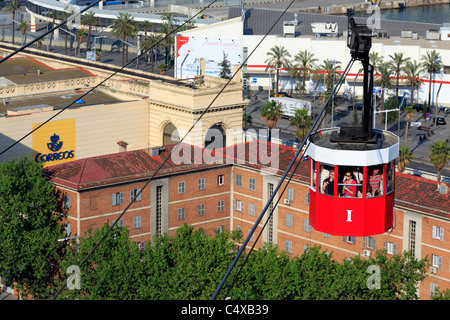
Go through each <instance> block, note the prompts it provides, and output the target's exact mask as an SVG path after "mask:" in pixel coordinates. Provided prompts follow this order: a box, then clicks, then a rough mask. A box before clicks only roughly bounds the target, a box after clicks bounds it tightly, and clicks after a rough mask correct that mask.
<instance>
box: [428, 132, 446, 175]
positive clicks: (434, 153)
mask: <svg viewBox="0 0 450 320" xmlns="http://www.w3.org/2000/svg"><path fill="white" fill-rule="evenodd" d="M430 150H431V153H430V154H429V155H428V157H429V158H430V161H431V163H432V164H433V165H434V167H435V169H436V171H437V181H438V182H439V183H440V182H441V171H442V169H444V168H445V167H446V166H447V163H448V160H449V159H450V147H449V146H448V144H447V142H445V141H436V142H435V143H433V144H432V145H431V146H430Z"/></svg>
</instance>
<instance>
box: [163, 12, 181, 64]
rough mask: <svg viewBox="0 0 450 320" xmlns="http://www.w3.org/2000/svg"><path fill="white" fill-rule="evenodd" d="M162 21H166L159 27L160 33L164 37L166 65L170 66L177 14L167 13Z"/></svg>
mask: <svg viewBox="0 0 450 320" xmlns="http://www.w3.org/2000/svg"><path fill="white" fill-rule="evenodd" d="M162 20H163V21H165V22H163V23H161V24H160V25H159V28H160V32H161V33H162V34H163V35H164V46H165V53H166V62H165V63H166V64H167V65H169V64H170V61H171V56H172V53H171V49H172V44H173V41H174V36H173V32H174V30H175V29H176V27H175V26H174V23H176V22H178V20H177V19H176V17H175V14H173V13H171V12H166V13H164V14H163V15H162Z"/></svg>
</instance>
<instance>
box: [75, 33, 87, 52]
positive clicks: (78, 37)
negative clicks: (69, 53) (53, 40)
mask: <svg viewBox="0 0 450 320" xmlns="http://www.w3.org/2000/svg"><path fill="white" fill-rule="evenodd" d="M75 37H76V40H77V44H78V57H80V56H81V44H82V43H83V41H84V39H86V34H85V32H84V30H83V29H78V30H77V32H76V33H75Z"/></svg>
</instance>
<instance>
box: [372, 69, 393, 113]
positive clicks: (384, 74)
mask: <svg viewBox="0 0 450 320" xmlns="http://www.w3.org/2000/svg"><path fill="white" fill-rule="evenodd" d="M391 73H392V70H391V68H390V65H389V64H388V63H386V62H382V63H380V64H378V74H377V76H376V77H375V83H376V84H378V85H379V86H381V110H384V92H385V91H386V89H390V88H392V83H391V78H390V75H391ZM380 119H381V118H380Z"/></svg>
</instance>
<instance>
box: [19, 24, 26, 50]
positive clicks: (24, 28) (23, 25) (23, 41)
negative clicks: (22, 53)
mask: <svg viewBox="0 0 450 320" xmlns="http://www.w3.org/2000/svg"><path fill="white" fill-rule="evenodd" d="M19 29H20V33H22V45H24V44H25V34H26V33H27V31H28V22H26V21H22V22H21V23H20V25H19Z"/></svg>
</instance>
